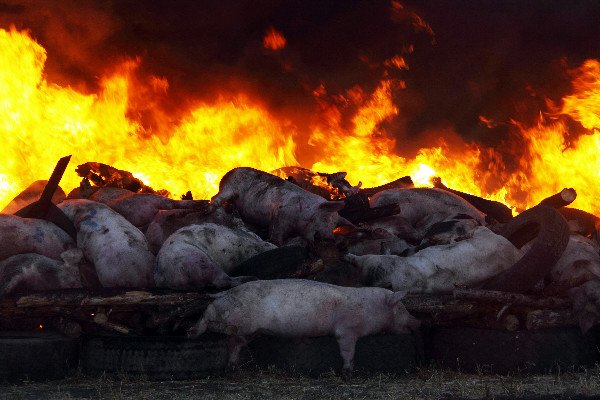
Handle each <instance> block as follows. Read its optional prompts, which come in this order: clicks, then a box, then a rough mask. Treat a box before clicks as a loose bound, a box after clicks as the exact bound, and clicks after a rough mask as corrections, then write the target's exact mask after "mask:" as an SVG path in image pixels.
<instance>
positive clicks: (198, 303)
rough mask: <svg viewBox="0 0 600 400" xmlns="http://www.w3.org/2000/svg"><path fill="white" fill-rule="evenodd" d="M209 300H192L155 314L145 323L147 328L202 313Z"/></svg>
mask: <svg viewBox="0 0 600 400" xmlns="http://www.w3.org/2000/svg"><path fill="white" fill-rule="evenodd" d="M209 303H210V300H209V299H199V300H193V301H190V302H188V303H185V304H181V305H179V306H177V307H174V308H171V309H169V310H168V311H164V312H161V313H157V314H155V315H154V316H153V317H152V318H150V319H149V320H148V322H147V326H148V327H155V326H160V325H164V324H167V323H170V322H172V321H174V320H176V319H182V318H187V317H190V316H192V315H194V314H200V313H203V312H204V310H205V309H206V307H207V306H208V304H209Z"/></svg>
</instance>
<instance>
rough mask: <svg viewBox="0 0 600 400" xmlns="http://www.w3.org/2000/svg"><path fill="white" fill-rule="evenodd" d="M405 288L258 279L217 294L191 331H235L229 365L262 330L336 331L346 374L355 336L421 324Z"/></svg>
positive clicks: (407, 329) (297, 333)
mask: <svg viewBox="0 0 600 400" xmlns="http://www.w3.org/2000/svg"><path fill="white" fill-rule="evenodd" d="M403 296H404V293H400V292H396V293H394V292H392V291H390V290H386V289H381V288H350V287H342V286H335V285H330V284H328V283H322V282H315V281H309V280H302V279H279V280H271V281H254V282H248V283H245V284H243V285H240V286H237V287H235V288H233V289H230V290H228V291H226V292H221V293H218V294H216V295H214V297H215V300H214V301H213V302H212V303H211V304H209V306H208V307H207V309H206V312H205V313H204V316H203V317H202V319H200V321H198V323H197V324H196V325H194V326H193V327H192V328H190V330H189V331H188V336H189V337H197V336H198V335H201V334H202V333H204V332H205V331H207V330H208V331H211V332H221V333H226V334H228V335H231V336H232V339H233V340H232V343H233V344H234V346H233V348H232V349H231V353H230V364H231V365H235V364H236V363H237V362H238V357H239V351H240V349H241V347H242V346H243V345H244V344H245V343H246V342H247V340H248V339H249V338H250V337H251V336H253V335H255V334H260V333H268V334H271V335H276V336H284V337H314V336H328V335H331V336H335V338H336V339H337V341H338V344H339V347H340V355H341V356H342V360H343V376H344V377H349V374H350V372H351V371H352V367H353V359H354V348H355V345H356V341H357V340H358V339H359V338H361V337H363V336H367V335H372V334H376V333H380V332H392V333H396V334H401V333H408V332H410V331H411V330H415V329H417V328H418V326H419V322H418V321H417V320H416V319H414V318H413V317H412V316H411V315H410V314H409V313H408V312H407V311H406V308H405V307H404V305H403V304H402V302H401V299H402V297H403Z"/></svg>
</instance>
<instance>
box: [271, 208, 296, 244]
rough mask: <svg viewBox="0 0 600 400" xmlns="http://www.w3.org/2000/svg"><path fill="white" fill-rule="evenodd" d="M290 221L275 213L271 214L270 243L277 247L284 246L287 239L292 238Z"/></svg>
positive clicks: (277, 212)
mask: <svg viewBox="0 0 600 400" xmlns="http://www.w3.org/2000/svg"><path fill="white" fill-rule="evenodd" d="M289 228H290V221H286V220H285V217H282V215H281V214H280V213H279V211H274V212H273V213H272V214H271V222H270V223H269V241H270V242H271V243H275V244H276V245H277V246H282V245H283V242H284V240H285V238H287V237H290V236H291V235H290V234H291V233H292V232H290V229H289Z"/></svg>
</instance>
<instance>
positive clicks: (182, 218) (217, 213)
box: [145, 207, 249, 254]
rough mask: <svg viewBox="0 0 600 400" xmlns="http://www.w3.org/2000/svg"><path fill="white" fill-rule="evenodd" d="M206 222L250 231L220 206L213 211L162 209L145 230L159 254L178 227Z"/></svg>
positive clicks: (155, 251)
mask: <svg viewBox="0 0 600 400" xmlns="http://www.w3.org/2000/svg"><path fill="white" fill-rule="evenodd" d="M206 222H211V223H215V224H218V225H224V226H226V227H229V228H232V229H237V230H245V231H249V230H248V229H247V228H246V226H245V225H244V222H243V221H242V220H241V219H240V218H238V217H235V216H234V215H233V214H230V213H228V212H226V211H225V210H224V209H223V208H220V207H219V208H217V209H215V210H213V211H212V212H207V211H197V210H182V209H177V210H160V211H158V212H157V213H156V215H155V216H154V219H153V220H152V222H151V223H150V225H148V228H147V229H146V232H145V235H146V239H148V244H149V245H150V250H152V253H154V254H157V253H158V251H159V250H160V247H161V246H162V244H163V243H164V242H165V240H166V239H167V238H168V237H169V236H171V235H172V234H173V233H175V231H177V230H178V229H181V228H183V227H185V226H189V225H198V224H202V223H206Z"/></svg>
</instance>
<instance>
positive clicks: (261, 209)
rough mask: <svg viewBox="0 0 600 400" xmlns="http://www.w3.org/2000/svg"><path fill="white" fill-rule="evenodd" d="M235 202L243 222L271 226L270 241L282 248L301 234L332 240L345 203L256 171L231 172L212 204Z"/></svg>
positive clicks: (311, 237) (219, 204) (310, 239)
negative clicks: (328, 199) (288, 240)
mask: <svg viewBox="0 0 600 400" xmlns="http://www.w3.org/2000/svg"><path fill="white" fill-rule="evenodd" d="M225 202H233V203H234V204H235V207H236V209H237V210H238V211H239V213H240V215H241V217H242V219H243V220H244V221H245V222H247V223H250V224H253V225H256V226H259V227H268V228H269V234H270V238H271V239H270V240H271V242H273V243H275V244H277V245H282V244H284V242H285V240H286V239H288V238H291V237H293V236H295V235H300V236H302V237H304V238H305V239H307V240H309V241H314V239H315V235H318V236H320V237H321V238H323V239H333V238H334V237H333V229H334V228H335V227H336V225H337V224H338V222H339V221H340V218H341V217H340V216H339V214H338V213H337V211H338V210H340V209H342V207H343V206H344V203H343V202H341V201H327V200H325V199H324V198H322V197H320V196H317V195H315V194H312V193H309V192H307V191H305V190H303V189H301V188H300V187H298V186H296V185H294V184H293V183H291V182H288V181H285V180H283V179H281V178H278V177H276V176H274V175H271V174H268V173H266V172H263V171H259V170H256V169H253V168H246V167H240V168H235V169H233V170H231V171H229V172H228V173H227V174H225V176H224V177H223V179H221V182H220V184H219V193H217V195H216V196H214V197H213V198H212V199H211V204H212V205H214V206H221V205H223V204H224V203H225Z"/></svg>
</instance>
